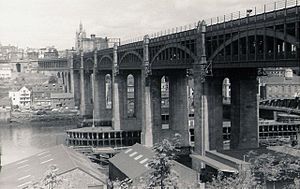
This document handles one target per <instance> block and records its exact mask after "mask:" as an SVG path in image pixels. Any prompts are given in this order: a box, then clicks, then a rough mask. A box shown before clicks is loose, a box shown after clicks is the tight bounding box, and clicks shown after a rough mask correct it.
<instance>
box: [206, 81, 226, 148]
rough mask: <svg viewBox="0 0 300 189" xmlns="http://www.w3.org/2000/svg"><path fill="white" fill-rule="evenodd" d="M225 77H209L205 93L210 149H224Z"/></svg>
mask: <svg viewBox="0 0 300 189" xmlns="http://www.w3.org/2000/svg"><path fill="white" fill-rule="evenodd" d="M222 85H223V78H217V77H207V78H206V81H205V84H204V95H205V96H206V101H207V110H206V111H204V112H207V119H208V120H207V122H208V134H209V136H208V137H209V140H208V143H209V145H208V146H209V150H223V96H222Z"/></svg>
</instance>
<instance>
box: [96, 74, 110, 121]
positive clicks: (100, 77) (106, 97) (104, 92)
mask: <svg viewBox="0 0 300 189" xmlns="http://www.w3.org/2000/svg"><path fill="white" fill-rule="evenodd" d="M94 73H95V83H94V90H95V91H94V94H95V98H94V100H95V102H94V119H95V121H96V122H106V121H111V119H112V104H111V103H112V99H111V96H112V90H111V88H112V81H111V74H112V73H111V71H99V70H96V71H95V72H94Z"/></svg>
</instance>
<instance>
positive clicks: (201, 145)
mask: <svg viewBox="0 0 300 189" xmlns="http://www.w3.org/2000/svg"><path fill="white" fill-rule="evenodd" d="M194 71H196V72H195V75H194V82H195V91H194V103H195V153H196V154H198V155H200V156H205V154H206V152H207V151H209V150H217V151H221V150H223V146H224V144H223V96H222V84H223V81H224V79H225V78H229V80H230V83H231V117H230V121H231V134H230V149H233V150H238V149H248V148H257V147H258V119H259V116H258V107H259V106H258V81H257V78H256V77H257V69H239V68H237V69H225V70H224V69H223V70H214V75H213V76H209V77H206V78H205V80H204V78H203V77H201V76H199V75H197V68H196V70H194ZM192 157H193V167H194V168H195V169H196V170H200V169H201V168H202V165H201V162H203V161H202V159H201V158H197V156H192ZM198 157H199V156H198Z"/></svg>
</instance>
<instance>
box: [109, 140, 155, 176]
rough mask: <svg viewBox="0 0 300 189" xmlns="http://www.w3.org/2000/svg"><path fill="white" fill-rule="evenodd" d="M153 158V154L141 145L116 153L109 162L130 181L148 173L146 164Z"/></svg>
mask: <svg viewBox="0 0 300 189" xmlns="http://www.w3.org/2000/svg"><path fill="white" fill-rule="evenodd" d="M153 156H154V152H153V151H152V150H151V149H149V148H146V147H144V146H143V145H141V144H138V143H137V144H135V145H133V146H131V147H130V148H128V149H126V150H124V151H122V152H120V153H118V154H117V155H115V156H114V157H112V158H110V159H109V161H110V162H111V163H112V164H113V165H114V166H115V167H117V168H118V169H119V170H120V171H122V172H123V173H124V174H125V175H126V176H127V177H129V178H130V179H134V178H137V177H139V176H141V175H142V174H144V173H145V172H147V171H149V169H148V168H147V163H148V162H149V160H150V159H152V158H153Z"/></svg>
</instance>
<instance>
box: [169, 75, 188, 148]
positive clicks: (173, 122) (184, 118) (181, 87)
mask: <svg viewBox="0 0 300 189" xmlns="http://www.w3.org/2000/svg"><path fill="white" fill-rule="evenodd" d="M169 81H170V89H169V94H170V97H169V101H170V102H169V103H170V107H169V114H170V116H169V117H170V118H169V119H170V122H169V124H170V129H171V130H172V132H168V133H169V134H170V136H169V137H170V138H173V137H174V134H175V133H179V134H181V137H182V138H181V139H182V141H181V145H182V146H189V128H188V102H187V100H188V97H187V85H188V84H187V76H186V71H185V70H181V71H176V72H175V71H172V74H170V75H169Z"/></svg>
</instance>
